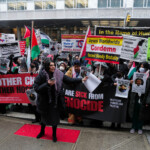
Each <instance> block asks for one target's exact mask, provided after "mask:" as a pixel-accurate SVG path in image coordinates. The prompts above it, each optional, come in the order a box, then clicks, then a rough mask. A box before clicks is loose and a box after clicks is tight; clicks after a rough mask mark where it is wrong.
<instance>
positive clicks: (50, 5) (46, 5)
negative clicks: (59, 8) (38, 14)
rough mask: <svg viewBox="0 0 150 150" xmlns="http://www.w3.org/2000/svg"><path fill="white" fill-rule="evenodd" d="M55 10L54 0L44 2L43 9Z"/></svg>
mask: <svg viewBox="0 0 150 150" xmlns="http://www.w3.org/2000/svg"><path fill="white" fill-rule="evenodd" d="M53 8H56V3H55V1H54V0H51V1H44V2H43V9H53Z"/></svg>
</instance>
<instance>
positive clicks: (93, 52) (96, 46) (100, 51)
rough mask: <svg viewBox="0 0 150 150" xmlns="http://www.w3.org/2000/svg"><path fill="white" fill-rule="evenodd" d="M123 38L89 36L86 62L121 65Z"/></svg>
mask: <svg viewBox="0 0 150 150" xmlns="http://www.w3.org/2000/svg"><path fill="white" fill-rule="evenodd" d="M122 42H123V38H122V37H104V36H87V45H86V56H85V57H86V58H85V59H86V60H91V61H100V62H106V63H115V64H118V63H119V58H120V54H121V48H122Z"/></svg>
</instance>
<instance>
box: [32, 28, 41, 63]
mask: <svg viewBox="0 0 150 150" xmlns="http://www.w3.org/2000/svg"><path fill="white" fill-rule="evenodd" d="M31 48H32V50H31V58H32V60H34V59H36V58H37V57H38V55H39V54H40V48H39V46H38V43H37V39H36V35H35V31H34V28H33V30H32V46H31Z"/></svg>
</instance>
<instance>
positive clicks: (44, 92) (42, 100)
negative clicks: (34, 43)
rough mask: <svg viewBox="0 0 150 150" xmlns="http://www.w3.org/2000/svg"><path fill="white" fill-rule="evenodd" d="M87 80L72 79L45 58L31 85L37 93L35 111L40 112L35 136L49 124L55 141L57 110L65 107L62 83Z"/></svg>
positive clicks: (58, 116) (57, 120) (41, 132)
mask: <svg viewBox="0 0 150 150" xmlns="http://www.w3.org/2000/svg"><path fill="white" fill-rule="evenodd" d="M86 80H87V77H85V78H83V79H72V78H69V77H67V76H66V75H64V74H63V73H62V72H61V71H60V70H58V69H56V68H55V64H54V62H52V61H51V60H50V59H46V60H45V61H44V64H43V68H42V69H41V71H40V73H39V75H38V76H37V77H36V79H35V81H34V84H33V87H34V89H35V91H36V92H37V93H38V100H37V111H38V112H39V113H40V114H41V131H40V133H39V134H38V135H37V138H41V137H42V136H44V134H45V126H46V125H51V126H52V129H53V141H54V142H56V141H57V136H56V130H57V125H58V124H59V122H60V115H59V110H60V108H61V107H65V102H64V98H63V92H62V83H63V82H65V83H80V82H84V81H86Z"/></svg>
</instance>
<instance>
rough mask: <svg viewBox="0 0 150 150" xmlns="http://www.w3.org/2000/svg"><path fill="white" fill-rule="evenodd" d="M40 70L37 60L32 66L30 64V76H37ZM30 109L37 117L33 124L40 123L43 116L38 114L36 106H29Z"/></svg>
mask: <svg viewBox="0 0 150 150" xmlns="http://www.w3.org/2000/svg"><path fill="white" fill-rule="evenodd" d="M38 69H39V64H38V62H37V61H36V60H33V61H32V62H31V64H30V67H29V73H30V75H33V74H37V73H38ZM28 107H29V111H31V112H33V113H34V115H35V119H34V120H32V123H36V122H40V121H41V116H40V114H39V113H38V112H37V107H36V106H32V105H31V104H28Z"/></svg>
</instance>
